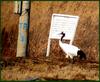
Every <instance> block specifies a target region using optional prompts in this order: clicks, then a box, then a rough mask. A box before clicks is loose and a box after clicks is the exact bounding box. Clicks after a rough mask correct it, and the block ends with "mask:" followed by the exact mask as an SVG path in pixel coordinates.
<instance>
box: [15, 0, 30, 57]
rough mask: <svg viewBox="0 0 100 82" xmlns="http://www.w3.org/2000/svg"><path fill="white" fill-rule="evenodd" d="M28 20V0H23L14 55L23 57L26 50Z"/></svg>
mask: <svg viewBox="0 0 100 82" xmlns="http://www.w3.org/2000/svg"><path fill="white" fill-rule="evenodd" d="M29 20H30V1H23V3H22V13H21V16H20V19H19V31H18V43H17V55H16V57H25V56H26V52H27V45H28V44H27V42H28V33H29Z"/></svg>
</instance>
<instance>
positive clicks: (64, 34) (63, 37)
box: [61, 34, 65, 42]
mask: <svg viewBox="0 0 100 82" xmlns="http://www.w3.org/2000/svg"><path fill="white" fill-rule="evenodd" d="M64 36H65V34H63V35H62V37H61V42H62V41H63V38H64Z"/></svg>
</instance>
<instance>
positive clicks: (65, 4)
mask: <svg viewBox="0 0 100 82" xmlns="http://www.w3.org/2000/svg"><path fill="white" fill-rule="evenodd" d="M13 8H14V4H13V2H12V1H2V3H1V24H2V46H3V47H2V59H3V61H5V66H6V68H3V69H2V79H5V80H24V79H26V77H31V76H33V77H34V76H38V77H41V76H42V77H45V78H46V77H47V78H48V77H49V78H50V77H51V78H52V77H55V78H56V79H73V80H77V79H80V80H98V78H99V77H98V71H99V70H98V63H99V52H98V44H99V42H98V37H99V36H98V29H99V28H98V27H99V2H98V1H75V2H74V1H57V2H56V1H54V2H53V1H32V3H31V12H30V16H31V18H30V29H29V45H28V58H29V59H30V60H29V61H31V59H32V60H33V62H34V63H33V62H32V61H31V62H30V63H29V62H28V63H27V62H26V63H25V62H24V61H23V60H22V59H21V60H20V59H19V60H18V59H16V57H15V56H16V49H17V48H16V47H17V36H18V22H19V16H18V15H15V14H14V13H13ZM5 10H6V11H5ZM53 13H60V14H70V15H78V16H79V17H80V20H79V23H78V27H77V32H76V36H75V40H74V43H73V44H74V45H76V46H78V47H80V48H81V49H82V50H84V51H85V53H86V54H87V61H88V62H85V63H83V64H82V62H81V63H77V62H76V63H75V64H73V65H72V64H70V63H65V62H66V61H67V60H66V59H65V56H64V53H63V51H62V50H61V49H60V47H59V45H58V41H57V40H52V44H51V52H50V56H49V58H48V59H49V60H46V58H45V55H46V49H47V42H48V35H49V29H50V23H51V16H52V14H53ZM19 61H20V62H19ZM25 61H27V59H26V60H25ZM11 62H13V64H12V63H11ZM45 62H46V63H45ZM95 62H96V63H95ZM8 64H9V65H8ZM11 64H12V66H11ZM19 64H21V65H22V66H19ZM26 64H27V65H26ZM81 64H82V65H81ZM92 64H93V65H92ZM72 67H73V68H72ZM40 69H41V70H40ZM66 70H67V71H66ZM71 70H73V71H71ZM77 71H78V72H77ZM30 72H31V73H30ZM76 72H77V73H76ZM19 74H20V76H19Z"/></svg>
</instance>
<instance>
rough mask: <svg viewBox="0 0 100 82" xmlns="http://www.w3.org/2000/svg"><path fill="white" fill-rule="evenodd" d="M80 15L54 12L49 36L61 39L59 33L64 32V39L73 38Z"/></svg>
mask: <svg viewBox="0 0 100 82" xmlns="http://www.w3.org/2000/svg"><path fill="white" fill-rule="evenodd" d="M78 19H79V16H72V15H63V14H53V15H52V20H51V28H50V34H49V38H52V39H60V38H61V36H60V35H59V33H61V32H64V33H65V37H64V39H68V40H70V39H73V37H74V35H75V31H76V27H77V23H78Z"/></svg>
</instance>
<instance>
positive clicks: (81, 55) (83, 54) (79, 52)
mask: <svg viewBox="0 0 100 82" xmlns="http://www.w3.org/2000/svg"><path fill="white" fill-rule="evenodd" d="M77 54H78V55H79V58H80V59H81V60H82V59H83V58H84V59H86V54H85V53H84V52H83V51H82V50H78V52H77Z"/></svg>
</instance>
